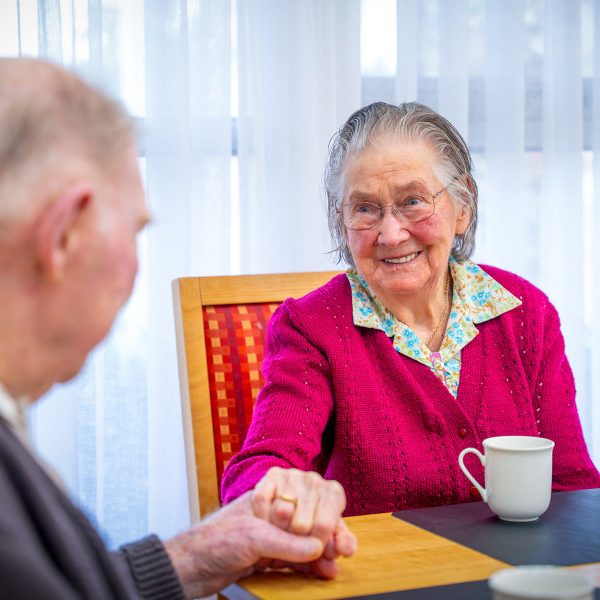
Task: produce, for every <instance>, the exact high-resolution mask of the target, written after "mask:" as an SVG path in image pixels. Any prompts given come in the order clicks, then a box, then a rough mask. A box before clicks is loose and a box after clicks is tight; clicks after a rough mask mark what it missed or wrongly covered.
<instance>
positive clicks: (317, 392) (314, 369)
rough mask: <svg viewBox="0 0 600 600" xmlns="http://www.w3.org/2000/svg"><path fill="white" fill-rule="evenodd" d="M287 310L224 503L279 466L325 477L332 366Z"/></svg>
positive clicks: (275, 331) (276, 323)
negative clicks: (323, 473) (272, 468)
mask: <svg viewBox="0 0 600 600" xmlns="http://www.w3.org/2000/svg"><path fill="white" fill-rule="evenodd" d="M290 307H291V301H286V302H285V303H284V304H282V305H281V306H280V307H279V308H278V309H277V311H276V312H275V313H274V314H273V316H272V317H271V320H270V321H269V325H268V328H267V339H266V351H265V358H264V361H263V365H262V370H263V375H264V378H265V385H264V386H263V388H262V389H261V391H260V392H259V395H258V398H257V401H256V405H255V408H254V414H253V417H252V423H251V425H250V428H249V430H248V435H247V436H246V440H245V442H244V445H243V447H242V449H241V450H240V452H239V453H238V454H237V455H236V456H234V457H233V458H232V459H231V461H230V462H229V464H228V465H227V468H226V469H225V472H224V474H223V480H222V483H221V497H222V499H223V502H224V503H227V502H231V501H232V500H234V499H235V498H237V497H238V496H240V495H241V494H243V493H244V492H245V491H247V490H249V489H252V488H253V487H254V486H255V485H256V484H257V483H258V481H260V479H261V478H262V477H263V475H264V474H265V473H266V472H267V471H268V470H269V469H270V468H271V467H274V466H278V467H283V468H291V467H295V468H297V469H301V470H304V471H320V472H321V473H322V472H323V469H322V468H321V465H322V464H323V462H324V461H323V450H322V438H323V432H324V431H325V428H326V426H327V423H328V421H329V418H330V415H331V413H332V410H333V395H332V391H331V381H330V372H329V364H328V361H327V360H326V358H325V357H324V356H323V354H322V353H321V352H320V351H319V350H318V349H317V348H316V347H315V346H314V345H313V344H312V343H311V341H310V340H309V339H307V336H306V335H305V334H304V333H303V332H302V331H301V330H300V327H299V326H298V324H297V322H295V320H294V319H293V318H292V316H291V314H290Z"/></svg>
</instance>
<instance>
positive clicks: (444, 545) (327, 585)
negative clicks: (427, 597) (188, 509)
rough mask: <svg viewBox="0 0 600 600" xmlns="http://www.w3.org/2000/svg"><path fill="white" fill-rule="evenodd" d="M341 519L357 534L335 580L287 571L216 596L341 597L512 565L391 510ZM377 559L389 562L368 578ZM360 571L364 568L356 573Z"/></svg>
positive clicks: (467, 577) (448, 581)
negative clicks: (391, 545) (392, 544)
mask: <svg viewBox="0 0 600 600" xmlns="http://www.w3.org/2000/svg"><path fill="white" fill-rule="evenodd" d="M388 519H389V521H388ZM345 521H346V523H347V524H348V527H349V528H350V530H351V531H353V532H354V533H355V534H356V536H357V539H358V550H357V554H356V555H355V557H353V558H350V559H340V560H339V563H338V564H339V566H340V573H339V574H338V577H337V578H336V579H334V580H331V581H323V580H319V579H313V578H309V577H307V576H305V575H301V574H292V573H289V574H280V573H269V574H264V573H263V574H255V575H252V576H250V577H248V578H246V579H244V580H241V581H240V582H239V583H237V584H233V585H232V586H229V587H228V588H226V590H224V591H223V592H222V597H223V598H227V599H228V600H254V599H256V598H263V599H265V600H269V599H271V598H273V599H274V598H277V599H289V600H311V599H314V600H323V599H328V598H344V597H351V596H361V595H369V594H381V593H386V592H392V591H404V590H411V589H422V588H427V587H435V586H440V585H452V584H456V583H468V582H475V581H483V580H486V579H488V578H489V576H490V575H491V574H492V573H494V572H496V571H498V570H500V569H504V568H508V567H510V566H512V565H510V564H508V563H505V562H502V561H500V560H497V559H494V558H492V557H490V556H487V555H486V554H483V553H481V552H478V551H476V550H473V549H472V548H468V547H467V546H463V545H461V544H458V543H457V542H454V541H452V540H449V539H447V538H445V537H443V536H439V535H437V534H435V533H432V532H430V531H427V530H426V529H423V528H420V527H418V526H416V525H413V524H411V523H408V522H407V521H403V520H401V519H397V518H396V517H394V516H393V515H392V514H391V513H380V514H376V515H362V516H357V517H347V518H346V519H345ZM374 526H375V529H374V530H373V529H372V528H373V527H374ZM367 529H371V531H370V532H369V533H370V534H374V535H373V536H372V537H371V538H369V540H368V541H365V536H364V535H363V534H364V532H365V530H367ZM394 529H396V532H394V533H395V534H396V535H397V536H399V538H400V539H397V540H396V547H395V550H393V551H392V552H390V551H389V541H390V540H389V535H390V530H394ZM361 538H362V543H361ZM403 538H404V539H403ZM386 542H388V543H386ZM379 558H381V559H382V560H383V561H388V562H389V564H388V565H387V566H385V565H384V566H382V567H381V569H382V575H376V576H375V577H373V576H372V575H373V573H375V570H373V569H372V568H371V567H372V565H373V564H380V563H378V562H377V561H378V560H379ZM436 559H438V560H436ZM432 560H433V562H432ZM393 561H399V562H400V561H404V562H403V563H402V564H403V566H405V567H407V568H405V569H404V570H403V571H402V572H400V573H398V572H396V571H394V569H393V567H394V566H395V564H397V563H394V562H393ZM438 561H439V562H438ZM407 565H408V566H407ZM461 566H462V568H463V570H462V571H461V570H460V568H461ZM353 567H358V569H356V568H354V570H353ZM440 567H441V568H440ZM362 569H366V570H365V571H364V572H362V573H361V570H362ZM424 573H425V574H424ZM461 573H463V574H462V575H461ZM369 575H371V579H369ZM390 575H391V576H390Z"/></svg>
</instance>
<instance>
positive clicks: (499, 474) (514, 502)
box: [458, 435, 554, 522]
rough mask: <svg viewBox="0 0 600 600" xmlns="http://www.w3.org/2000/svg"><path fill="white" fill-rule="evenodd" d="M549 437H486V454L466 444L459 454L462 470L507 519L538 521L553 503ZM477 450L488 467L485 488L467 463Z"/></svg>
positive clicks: (483, 463) (486, 499)
mask: <svg viewBox="0 0 600 600" xmlns="http://www.w3.org/2000/svg"><path fill="white" fill-rule="evenodd" d="M553 448H554V442H553V441H552V440H548V439H546V438H540V437H534V436H525V435H507V436H499V437H492V438H487V439H485V440H483V449H484V453H485V454H481V452H479V450H477V449H476V448H465V449H464V450H463V451H462V452H461V453H460V454H459V456H458V463H459V465H460V468H461V470H462V472H463V473H464V474H465V475H466V476H467V477H468V478H469V480H470V481H471V483H472V484H473V485H474V486H475V487H476V488H477V490H479V493H480V494H481V497H482V498H483V500H484V502H487V504H488V506H489V507H490V509H491V510H492V511H493V512H495V513H496V514H497V515H498V516H499V517H500V518H501V519H503V520H505V521H517V522H525V521H535V520H536V519H537V518H538V517H539V516H540V515H542V514H543V513H544V512H545V511H546V509H547V508H548V506H549V505H550V495H551V492H552V449H553ZM468 453H473V454H475V455H476V456H477V457H478V458H479V460H480V461H481V464H482V465H483V466H484V467H485V488H483V487H482V486H481V485H480V484H479V482H478V481H477V480H476V479H475V478H474V477H473V475H471V473H470V472H469V470H468V469H467V467H465V464H464V457H465V455H466V454H468Z"/></svg>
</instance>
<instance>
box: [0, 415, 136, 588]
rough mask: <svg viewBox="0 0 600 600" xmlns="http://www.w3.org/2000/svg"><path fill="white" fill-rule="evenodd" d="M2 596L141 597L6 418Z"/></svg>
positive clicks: (1, 425)
mask: <svg viewBox="0 0 600 600" xmlns="http://www.w3.org/2000/svg"><path fill="white" fill-rule="evenodd" d="M0 506H1V507H2V510H1V511H0V581H2V585H1V586H0V598H7V599H8V598H12V599H14V598H42V597H43V598H45V599H47V600H53V599H54V598H56V599H57V600H58V599H60V600H70V599H71V598H73V599H75V598H94V599H96V598H97V599H100V598H107V599H109V598H110V599H112V598H135V597H136V593H135V592H134V591H131V590H126V589H125V588H124V580H123V579H122V578H121V577H120V576H119V574H118V573H117V564H116V558H113V557H111V555H110V554H109V553H108V552H107V551H106V550H105V548H104V545H103V543H102V541H101V540H100V538H99V537H98V535H97V534H96V532H95V531H94V528H93V527H92V525H91V524H90V523H89V521H88V520H87V519H86V517H85V516H84V515H83V514H82V513H81V511H79V510H78V509H77V508H76V507H75V506H74V505H73V504H72V503H71V501H70V500H69V499H68V498H67V496H66V495H65V494H64V493H63V492H62V491H61V490H60V489H59V488H58V486H57V485H56V484H55V483H54V482H53V481H52V480H51V479H50V478H49V477H48V476H47V475H46V473H45V472H44V471H43V469H42V468H41V467H40V465H39V464H37V462H36V461H35V459H34V458H33V457H32V456H31V454H30V453H29V452H28V451H27V449H26V448H25V447H24V446H23V445H22V444H21V442H20V441H19V440H18V438H17V437H16V436H15V435H14V434H13V433H12V432H11V431H10V430H9V428H8V427H7V425H6V424H5V422H4V421H2V420H0Z"/></svg>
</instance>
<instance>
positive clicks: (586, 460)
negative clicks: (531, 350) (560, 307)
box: [533, 303, 600, 491]
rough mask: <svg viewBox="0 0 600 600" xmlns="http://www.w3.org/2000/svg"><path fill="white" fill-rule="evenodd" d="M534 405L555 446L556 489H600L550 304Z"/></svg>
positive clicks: (540, 428) (542, 429)
mask: <svg viewBox="0 0 600 600" xmlns="http://www.w3.org/2000/svg"><path fill="white" fill-rule="evenodd" d="M534 386H535V387H534V389H533V402H534V410H535V413H536V419H537V422H538V431H539V432H540V434H541V435H542V436H544V437H547V438H549V439H551V440H553V441H554V442H555V444H556V445H555V448H554V460H553V463H554V464H553V478H552V479H553V489H554V490H555V491H567V490H574V489H584V488H593V487H600V474H599V473H598V470H597V469H596V467H595V466H594V464H593V463H592V460H591V458H590V455H589V453H588V450H587V447H586V444H585V440H584V438H583V431H582V429H581V423H580V420H579V414H578V412H577V404H576V402H575V382H574V380H573V373H572V371H571V367H570V365H569V362H568V360H567V357H566V355H565V343H564V339H563V336H562V333H561V331H560V320H559V317H558V313H557V312H556V309H555V308H554V307H553V306H552V305H551V304H550V303H548V304H547V311H546V319H545V333H544V348H543V354H542V360H541V363H540V366H539V372H538V376H537V379H536V381H535V383H534Z"/></svg>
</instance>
